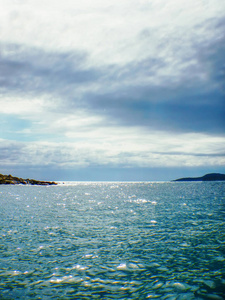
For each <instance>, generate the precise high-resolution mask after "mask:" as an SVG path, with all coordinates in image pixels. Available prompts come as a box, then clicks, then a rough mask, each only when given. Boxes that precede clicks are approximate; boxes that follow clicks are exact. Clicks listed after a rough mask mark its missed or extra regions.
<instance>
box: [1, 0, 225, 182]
mask: <svg viewBox="0 0 225 300" xmlns="http://www.w3.org/2000/svg"><path fill="white" fill-rule="evenodd" d="M224 27H225V3H224V1H223V0H208V1H207V0H204V1H203V0H195V1H194V0H190V1H184V0H179V1H178V0H170V1H166V0H152V1H150V0H138V1H137V0H129V1H128V0H123V1H119V0H115V1H113V3H112V1H105V0H104V1H103V0H92V1H91V0H83V1H82V3H79V2H78V1H70V0H65V1H53V0H49V1H43V0H35V1H32V0H31V1H28V0H14V1H6V0H0V49H1V51H0V128H1V129H0V165H1V171H0V173H3V174H9V173H11V174H14V175H17V176H21V177H32V178H38V179H50V180H51V179H52V180H170V179H174V178H176V177H180V176H182V177H183V176H192V175H193V176H200V175H203V174H205V173H209V172H225V89H224V88H225V87H224V85H225V78H224V77H225V54H224V53H225V34H224Z"/></svg>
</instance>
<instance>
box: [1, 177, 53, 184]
mask: <svg viewBox="0 0 225 300" xmlns="http://www.w3.org/2000/svg"><path fill="white" fill-rule="evenodd" d="M0 184H13V185H15V184H24V185H25V184H30V185H57V183H56V182H54V181H42V180H35V179H29V178H28V179H23V178H19V177H14V176H12V175H3V174H0Z"/></svg>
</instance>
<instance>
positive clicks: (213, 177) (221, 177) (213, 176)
mask: <svg viewBox="0 0 225 300" xmlns="http://www.w3.org/2000/svg"><path fill="white" fill-rule="evenodd" d="M173 181H225V174H220V173H210V174H206V175H204V176H202V177H186V178H179V179H175V180H173Z"/></svg>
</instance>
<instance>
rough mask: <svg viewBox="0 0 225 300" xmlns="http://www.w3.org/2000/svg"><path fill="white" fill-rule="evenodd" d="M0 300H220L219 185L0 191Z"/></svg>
mask: <svg viewBox="0 0 225 300" xmlns="http://www.w3.org/2000/svg"><path fill="white" fill-rule="evenodd" d="M0 201H1V210H0V229H1V231H0V299H169V300H172V299H173V300H175V299H177V300H182V299H218V300H220V299H224V290H225V232H224V228H225V218H224V217H225V184H224V183H222V182H213V183H212V182H205V183H202V182H195V183H190V182H189V183H177V182H176V183H175V182H173V183H170V182H163V183H150V182H149V183H148V182H140V183H125V182H123V183H119V182H116V183H115V182H114V183H113V182H101V183H96V182H95V183H94V182H92V183H90V182H84V183H74V182H68V183H65V184H60V185H58V186H49V187H40V186H1V190H0Z"/></svg>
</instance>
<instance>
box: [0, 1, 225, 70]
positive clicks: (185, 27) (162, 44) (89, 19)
mask: <svg viewBox="0 0 225 300" xmlns="http://www.w3.org/2000/svg"><path fill="white" fill-rule="evenodd" d="M0 6H1V7H2V9H1V10H0V11H1V13H0V18H1V24H2V26H1V27H0V38H1V41H2V42H5V43H9V42H10V43H18V44H20V43H22V44H24V45H27V46H35V47H40V48H42V49H46V50H48V51H73V50H75V49H76V50H81V51H85V52H88V53H89V54H90V60H89V63H90V64H93V63H94V64H110V63H122V64H124V63H127V62H129V61H133V60H138V59H143V58H144V57H149V56H154V55H156V54H157V55H158V56H159V57H162V58H165V57H166V58H167V59H169V58H170V57H171V59H172V60H175V61H180V59H181V58H182V59H184V56H185V55H187V53H189V52H193V51H194V50H193V45H192V42H193V41H199V40H200V39H201V40H203V41H204V40H207V39H208V38H210V37H211V36H212V35H213V34H214V31H212V30H211V28H209V27H210V23H211V22H212V21H213V18H215V17H216V18H219V17H220V16H222V15H223V9H225V5H224V2H223V1H222V0H215V1H203V0H197V1H196V0H195V1H194V0H192V1H184V0H182V1H181V0H180V1H177V0H171V1H169V2H168V1H166V0H162V1H159V0H154V1H137V0H136V1H135V0H132V1H131V0H129V1H128V0H125V1H123V2H121V1H118V0H116V1H113V2H110V3H109V2H107V1H102V0H99V1H98V0H94V1H82V2H77V1H76V2H74V1H68V0H67V1H63V2H60V1H47V2H46V1H41V0H36V1H25V0H24V1H13V2H12V1H7V2H6V1H3V0H1V1H0ZM200 25H201V26H200ZM143 30H145V31H146V30H147V31H148V32H149V34H150V36H149V39H145V40H140V39H138V36H139V34H140V33H141V32H142V31H143ZM179 58H180V59H179Z"/></svg>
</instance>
